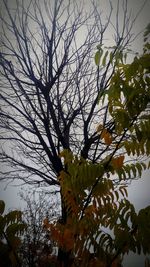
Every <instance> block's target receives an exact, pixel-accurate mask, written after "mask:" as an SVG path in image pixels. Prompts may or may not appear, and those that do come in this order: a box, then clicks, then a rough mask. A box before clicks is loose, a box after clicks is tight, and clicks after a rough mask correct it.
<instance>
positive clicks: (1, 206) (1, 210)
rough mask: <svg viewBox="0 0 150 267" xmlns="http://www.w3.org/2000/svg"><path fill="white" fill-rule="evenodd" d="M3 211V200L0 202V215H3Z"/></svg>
mask: <svg viewBox="0 0 150 267" xmlns="http://www.w3.org/2000/svg"><path fill="white" fill-rule="evenodd" d="M4 210H5V202H4V201H3V200H0V214H3V212H4Z"/></svg>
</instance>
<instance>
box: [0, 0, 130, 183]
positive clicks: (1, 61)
mask: <svg viewBox="0 0 150 267" xmlns="http://www.w3.org/2000/svg"><path fill="white" fill-rule="evenodd" d="M9 4H10V3H8V2H7V1H5V0H4V1H2V9H1V38H0V49H1V50H0V77H1V78H0V118H1V120H0V129H1V132H0V140H1V149H0V160H1V162H2V164H3V167H2V169H1V179H16V178H18V179H21V181H23V182H25V183H28V184H34V183H38V184H40V183H41V182H42V183H43V182H45V183H46V184H48V185H56V186H57V185H59V182H58V180H57V176H58V174H59V172H60V171H61V170H62V169H63V168H64V164H63V161H62V159H61V158H60V156H59V154H60V152H61V151H62V150H64V149H69V150H71V151H73V152H75V153H76V154H78V155H79V154H81V155H82V156H83V157H84V158H86V159H89V160H92V161H93V162H97V161H100V160H101V159H102V158H104V156H105V155H106V153H108V152H110V151H109V149H110V148H109V147H107V146H106V144H105V143H103V142H102V141H101V140H100V139H99V135H98V133H97V132H96V126H97V125H98V123H100V121H102V122H103V124H104V126H105V127H106V128H107V129H108V130H109V131H113V121H110V119H109V114H108V105H107V103H106V105H103V106H101V105H97V102H98V98H99V96H100V94H102V93H103V92H104V91H105V89H107V87H108V85H109V81H110V78H111V76H112V74H113V73H114V71H115V60H114V62H113V58H115V57H116V55H117V53H120V52H123V51H124V50H125V49H127V48H128V47H129V45H130V44H131V43H132V42H133V40H134V38H135V36H134V35H133V34H132V29H133V26H134V22H135V18H133V19H132V20H131V19H130V14H128V6H127V1H123V2H122V10H123V13H122V22H121V23H119V11H120V10H119V8H121V7H120V6H119V4H118V5H117V11H116V22H115V24H113V22H112V20H111V16H112V11H113V7H112V3H111V1H110V2H109V12H108V13H109V14H108V16H106V17H105V16H104V15H103V13H102V12H101V11H100V7H99V6H97V5H96V4H95V2H93V3H92V4H91V5H87V8H86V5H84V3H83V2H82V1H81V3H79V1H63V0H56V1H44V4H41V3H40V1H37V0H33V1H29V2H26V1H19V0H16V4H15V6H13V7H11V6H10V5H9ZM89 6H91V9H89ZM89 10H90V11H89ZM108 30H110V33H112V35H113V45H114V47H113V48H112V53H111V59H110V58H109V59H107V60H106V58H105V60H103V64H102V65H101V66H98V67H97V66H95V62H94V59H93V57H94V54H95V51H96V46H97V45H99V47H100V46H101V45H103V43H104V42H105V41H106V43H109V40H108V41H107V40H106V37H107V36H108V35H107V31H108ZM110 33H109V34H110ZM104 49H105V48H104ZM106 49H108V48H106ZM104 61H106V62H104Z"/></svg>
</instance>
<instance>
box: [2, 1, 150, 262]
mask: <svg viewBox="0 0 150 267" xmlns="http://www.w3.org/2000/svg"><path fill="white" fill-rule="evenodd" d="M8 1H10V2H11V4H12V3H13V2H14V1H12V0H8ZM66 1H67V0H66ZM79 1H80V0H79ZM85 2H86V1H85ZM99 2H101V1H100V0H99ZM107 2H108V1H102V6H103V7H104V12H105V10H107ZM112 2H113V5H114V6H115V3H117V0H112ZM128 2H129V7H131V8H132V11H133V13H134V14H136V13H137V11H138V10H139V8H140V6H141V5H142V4H143V2H144V1H143V0H129V1H128ZM0 3H1V0H0ZM87 3H88V1H87ZM149 14H150V0H148V1H147V3H146V4H145V7H144V8H143V10H142V12H141V13H140V15H139V17H138V19H137V21H136V23H135V32H140V31H141V30H143V29H144V28H145V27H146V25H147V24H148V23H149V22H150V19H149V18H150V15H149ZM133 48H134V49H135V50H141V48H142V35H140V36H139V37H138V38H137V40H136V42H135V44H134V47H133ZM0 167H1V166H0ZM149 192H150V172H149V171H146V172H144V173H143V175H142V178H141V179H139V180H136V181H133V182H132V183H131V185H129V188H128V193H129V200H130V201H131V202H132V203H133V204H134V205H135V208H136V209H137V210H139V209H141V208H144V207H145V206H147V205H150V193H149ZM17 194H18V187H14V186H12V185H8V186H7V189H6V183H2V182H1V184H0V199H3V200H4V201H5V202H6V208H7V209H13V208H21V207H22V206H23V203H22V202H21V201H20V198H19V197H18V195H17ZM128 266H129V267H132V266H137V267H138V266H143V267H144V263H143V257H142V256H139V257H130V258H129V259H128V260H127V261H126V260H125V264H124V267H128Z"/></svg>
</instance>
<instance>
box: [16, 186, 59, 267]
mask: <svg viewBox="0 0 150 267" xmlns="http://www.w3.org/2000/svg"><path fill="white" fill-rule="evenodd" d="M20 197H21V199H22V200H24V203H25V204H26V207H25V208H24V210H23V218H22V219H23V221H24V222H25V223H26V224H27V228H26V229H25V231H24V235H23V238H22V245H21V248H20V251H19V252H20V257H21V262H22V266H29V267H30V266H31V267H33V266H37V264H38V262H39V261H40V258H41V256H44V255H45V254H48V255H49V254H50V255H51V254H56V251H55V247H54V246H55V245H54V243H53V241H52V239H50V234H48V233H47V231H46V230H44V227H43V220H44V219H45V218H47V219H48V220H49V222H53V221H54V220H56V219H57V220H58V219H59V217H60V209H59V201H57V200H56V199H57V196H56V195H53V194H51V196H49V194H48V195H47V194H45V192H42V191H41V190H40V191H39V190H38V188H37V189H36V190H34V191H33V190H30V191H27V192H24V191H21V192H20Z"/></svg>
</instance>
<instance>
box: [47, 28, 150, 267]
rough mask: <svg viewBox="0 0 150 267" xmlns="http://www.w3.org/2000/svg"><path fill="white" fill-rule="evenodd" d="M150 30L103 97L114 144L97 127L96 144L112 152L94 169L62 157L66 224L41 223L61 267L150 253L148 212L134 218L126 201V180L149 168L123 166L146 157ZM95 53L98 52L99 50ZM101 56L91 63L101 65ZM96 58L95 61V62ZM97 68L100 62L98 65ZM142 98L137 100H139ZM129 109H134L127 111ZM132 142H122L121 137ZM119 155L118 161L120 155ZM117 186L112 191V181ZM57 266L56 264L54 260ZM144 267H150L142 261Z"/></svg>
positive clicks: (110, 263)
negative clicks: (59, 253)
mask: <svg viewBox="0 0 150 267" xmlns="http://www.w3.org/2000/svg"><path fill="white" fill-rule="evenodd" d="M149 33H150V25H148V27H147V30H146V31H145V34H144V42H145V44H144V49H143V54H142V55H141V56H139V57H136V58H134V60H133V62H132V63H131V64H124V63H123V62H122V63H121V64H119V65H118V68H117V70H116V72H115V73H114V75H113V76H112V78H111V81H110V87H109V88H108V89H107V91H105V93H104V94H103V95H102V96H101V97H103V100H102V101H103V102H105V98H108V101H109V114H110V117H112V118H113V120H114V122H115V129H116V131H117V132H118V134H117V143H116V144H115V145H114V143H113V141H114V140H115V142H116V139H115V137H114V136H113V134H112V133H110V132H108V130H107V129H106V128H105V127H104V125H101V124H100V125H98V127H97V131H98V132H100V137H99V138H100V139H104V142H105V143H106V144H107V145H109V146H113V151H112V152H111V153H110V154H109V155H108V156H107V157H106V158H105V160H103V161H101V162H98V163H95V162H94V163H93V162H91V161H87V160H85V159H83V158H82V157H79V156H78V155H73V154H72V152H70V151H68V150H64V151H63V152H62V153H61V157H63V158H64V164H65V165H67V170H66V171H61V173H60V176H59V182H60V185H61V190H62V198H63V200H64V204H65V207H66V211H67V219H66V223H65V224H63V225H62V224H60V222H58V221H56V222H55V223H50V222H49V221H48V220H47V219H45V220H44V226H45V228H46V229H47V230H48V231H50V232H51V235H52V237H53V239H54V240H55V242H56V244H57V246H58V247H60V248H61V249H62V250H63V251H64V252H65V253H66V254H65V256H66V257H65V258H64V259H63V263H64V265H61V263H60V265H59V266H72V267H74V266H81V267H82V266H84V267H85V266H87V267H89V266H91V267H92V266H103V267H117V266H122V265H121V261H122V259H123V256H124V254H125V253H128V252H129V251H133V252H135V253H139V254H140V253H141V251H142V252H143V253H144V254H148V255H149V253H150V244H149V235H150V206H148V207H146V208H144V209H141V210H140V211H139V212H138V213H136V211H135V208H134V206H133V205H132V204H131V203H130V202H129V200H128V199H127V185H125V184H124V185H122V184H121V183H122V180H123V181H124V180H127V179H128V178H131V176H132V175H133V176H134V177H137V176H138V175H139V176H141V173H142V171H143V170H144V169H146V168H149V167H150V163H148V165H146V164H145V163H144V162H143V160H142V161H141V162H136V161H135V163H133V162H131V163H130V164H127V163H125V156H124V155H129V156H131V155H132V156H134V157H135V156H141V157H143V156H145V155H147V156H149V155H150V139H149V136H150V135H149V134H150V132H149V131H150V127H149V126H150V114H149V109H147V107H148V106H149V100H150V77H149V72H150V53H149V51H150V44H149V42H148V36H149ZM98 49H99V48H98ZM99 53H101V51H100V50H98V53H97V54H96V58H95V61H96V63H97V61H99V58H100V56H99ZM97 57H98V60H97ZM98 63H99V62H98ZM139 96H140V98H139ZM131 104H132V105H131ZM128 131H129V132H130V133H131V135H130V138H129V139H128V140H126V139H125V140H123V136H124V133H126V132H128ZM120 149H121V151H122V149H123V152H122V153H121V154H120V155H119V156H118V155H117V154H118V151H119V150H120ZM112 176H114V179H115V178H116V177H117V180H118V179H119V181H120V183H119V185H118V186H117V187H116V184H115V183H114V179H113V178H112ZM58 260H59V258H58ZM145 266H149V260H148V259H146V261H145Z"/></svg>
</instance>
